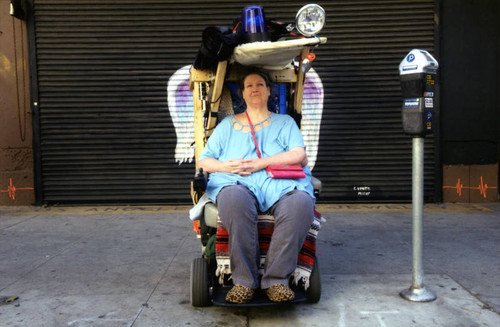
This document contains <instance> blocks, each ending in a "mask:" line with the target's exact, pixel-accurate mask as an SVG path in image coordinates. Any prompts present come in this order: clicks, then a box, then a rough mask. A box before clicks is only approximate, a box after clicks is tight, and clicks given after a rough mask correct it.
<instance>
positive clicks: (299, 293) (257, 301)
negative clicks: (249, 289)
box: [213, 286, 307, 307]
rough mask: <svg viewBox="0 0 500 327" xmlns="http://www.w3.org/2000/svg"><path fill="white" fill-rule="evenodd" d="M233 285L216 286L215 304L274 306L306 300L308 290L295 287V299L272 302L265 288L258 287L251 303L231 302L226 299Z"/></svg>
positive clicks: (224, 305)
mask: <svg viewBox="0 0 500 327" xmlns="http://www.w3.org/2000/svg"><path fill="white" fill-rule="evenodd" d="M231 288H232V286H222V287H214V290H213V304H214V305H216V306H222V307H263V306H273V305H284V304H292V303H301V302H306V301H307V298H306V292H305V291H304V290H303V289H300V288H299V289H293V288H292V289H293V290H294V292H295V299H294V300H293V301H287V302H272V301H271V300H269V299H268V297H267V295H266V293H265V291H264V290H261V289H257V290H255V294H254V297H253V300H252V301H251V302H249V303H243V304H239V303H231V302H227V301H226V294H227V292H229V290H231Z"/></svg>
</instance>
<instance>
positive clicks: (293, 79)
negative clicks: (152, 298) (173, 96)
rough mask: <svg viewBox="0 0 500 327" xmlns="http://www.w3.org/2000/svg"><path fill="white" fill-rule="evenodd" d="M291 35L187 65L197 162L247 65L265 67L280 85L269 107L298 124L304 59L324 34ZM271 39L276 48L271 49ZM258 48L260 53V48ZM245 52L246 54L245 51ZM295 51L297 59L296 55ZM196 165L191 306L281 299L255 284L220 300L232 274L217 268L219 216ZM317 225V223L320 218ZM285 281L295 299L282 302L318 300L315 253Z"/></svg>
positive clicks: (233, 100)
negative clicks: (197, 253)
mask: <svg viewBox="0 0 500 327" xmlns="http://www.w3.org/2000/svg"><path fill="white" fill-rule="evenodd" d="M290 41H292V42H289V41H278V42H266V43H270V44H264V45H262V44H256V45H255V47H254V46H253V45H252V44H244V46H245V49H243V52H244V53H243V55H241V54H240V55H239V56H238V53H237V50H238V47H237V48H236V49H235V53H234V55H233V57H232V59H231V60H223V61H219V62H218V64H217V69H216V71H215V72H214V71H211V70H203V69H196V68H194V67H191V70H190V79H189V87H190V90H191V91H192V93H193V107H194V128H195V131H194V132H195V133H194V137H195V142H194V145H195V162H196V165H197V162H198V158H199V157H200V155H201V152H202V150H203V148H204V146H205V144H206V141H207V140H208V138H209V137H210V135H211V133H212V131H213V129H214V128H215V127H216V125H217V122H218V121H221V120H222V119H223V118H224V117H225V116H226V115H228V114H232V113H236V112H237V110H238V107H239V103H240V102H242V100H241V99H239V98H238V96H237V94H236V93H235V92H234V88H235V85H237V81H238V80H239V76H242V74H243V73H244V72H245V69H248V67H258V68H259V69H262V70H265V71H266V72H267V73H268V75H269V76H270V78H271V81H272V82H273V84H274V85H279V87H278V88H277V91H275V92H277V93H276V94H274V99H275V101H274V102H273V103H272V104H271V106H272V107H273V108H271V109H270V110H272V111H275V112H278V113H286V114H289V115H290V116H292V117H293V118H294V119H295V121H296V122H297V124H298V126H299V127H300V126H301V125H300V123H301V109H302V101H303V95H304V85H305V80H306V78H305V77H306V73H307V71H308V69H309V68H310V63H311V61H312V60H309V59H311V58H312V57H311V49H312V48H314V47H316V46H318V45H319V44H322V43H325V42H326V38H320V37H313V38H305V39H304V38H301V39H296V40H290ZM258 43H262V42H258ZM278 43H279V44H278ZM276 44H277V45H276ZM275 45H276V47H275V49H272V47H273V46H275ZM242 47H243V46H242ZM253 48H255V49H253ZM259 51H260V53H265V55H261V54H259ZM252 52H256V54H252ZM249 53H250V55H248V54H249ZM285 53H286V55H285ZM252 55H253V56H252ZM297 57H298V61H296V58H297ZM235 58H236V59H235ZM272 96H273V95H272ZM196 169H197V171H196V172H195V178H194V180H193V181H192V182H191V197H192V199H193V203H194V204H195V206H196V205H201V202H203V207H202V209H201V212H202V214H201V215H200V217H199V219H197V220H194V221H193V229H194V232H195V233H196V235H197V237H198V238H199V239H200V240H201V244H202V247H201V249H202V251H201V257H198V258H195V259H194V260H193V262H192V264H191V271H190V298H191V304H192V306H194V307H206V306H210V305H212V304H213V305H218V306H229V307H252V306H267V305H276V304H280V303H274V302H271V301H270V300H269V299H267V297H266V295H265V294H264V292H262V291H260V290H257V292H256V294H255V296H254V299H253V301H252V302H250V303H245V304H234V303H229V302H226V301H225V297H226V294H227V292H228V291H229V290H230V289H231V287H232V280H231V276H230V274H219V273H218V271H217V268H218V264H217V259H216V257H215V243H216V240H217V229H218V228H219V227H220V226H221V225H220V222H218V211H217V206H216V204H214V203H212V202H211V201H205V200H202V199H203V197H204V194H205V190H206V185H207V180H208V176H207V174H206V173H205V172H203V171H202V170H198V167H196ZM312 184H313V188H314V194H315V196H316V197H319V195H320V192H321V187H322V186H321V182H320V181H319V180H318V179H316V178H314V177H312ZM205 198H206V195H205ZM199 202H200V203H199ZM315 214H317V215H318V216H317V217H316V218H315V220H318V221H319V220H320V216H319V213H317V212H316V213H315ZM260 219H267V220H271V221H272V220H273V217H272V216H271V215H269V214H268V213H259V220H260ZM316 227H317V229H319V223H318V225H317V226H316ZM290 287H291V288H292V289H293V290H294V292H295V300H293V301H291V302H286V303H297V302H309V303H316V302H318V301H319V300H320V298H321V279H320V269H319V263H318V260H317V257H314V264H313V267H312V270H311V271H310V276H309V279H308V280H307V281H306V282H304V280H301V279H300V278H299V279H298V280H295V282H290Z"/></svg>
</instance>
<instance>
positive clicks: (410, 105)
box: [404, 98, 420, 109]
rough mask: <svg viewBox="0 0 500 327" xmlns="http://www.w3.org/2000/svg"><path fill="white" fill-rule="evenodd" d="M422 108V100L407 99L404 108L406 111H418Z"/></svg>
mask: <svg viewBox="0 0 500 327" xmlns="http://www.w3.org/2000/svg"><path fill="white" fill-rule="evenodd" d="M419 107H420V99H419V98H415V99H405V104H404V108H405V109H418V108H419Z"/></svg>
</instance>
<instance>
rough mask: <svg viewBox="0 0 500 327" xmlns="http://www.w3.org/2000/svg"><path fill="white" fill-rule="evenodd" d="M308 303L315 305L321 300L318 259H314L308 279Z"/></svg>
mask: <svg viewBox="0 0 500 327" xmlns="http://www.w3.org/2000/svg"><path fill="white" fill-rule="evenodd" d="M306 298H307V302H308V303H317V302H318V301H319V299H321V277H320V271H319V262H318V257H315V258H314V267H313V270H312V272H311V276H310V277H309V287H308V288H307V290H306Z"/></svg>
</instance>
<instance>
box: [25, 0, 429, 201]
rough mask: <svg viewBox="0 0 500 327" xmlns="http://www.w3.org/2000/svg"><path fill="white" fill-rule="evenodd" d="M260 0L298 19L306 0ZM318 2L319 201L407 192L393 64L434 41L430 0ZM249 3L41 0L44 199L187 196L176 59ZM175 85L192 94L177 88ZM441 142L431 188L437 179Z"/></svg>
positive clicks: (187, 56) (280, 15)
mask: <svg viewBox="0 0 500 327" xmlns="http://www.w3.org/2000/svg"><path fill="white" fill-rule="evenodd" d="M260 4H261V5H263V6H264V8H265V11H266V15H267V17H268V18H275V19H278V20H281V21H290V22H292V21H293V19H294V17H295V13H296V11H297V10H298V9H299V8H300V7H301V6H302V5H303V4H304V3H303V2H302V1H270V2H267V1H262V2H260ZM318 4H320V5H321V6H323V8H324V9H325V10H326V12H327V14H328V17H327V25H326V28H325V30H324V32H322V33H321V34H322V36H326V37H328V43H327V44H326V45H324V46H321V47H320V48H319V49H318V50H317V51H316V53H317V55H318V58H317V59H316V63H315V69H316V71H317V72H318V74H319V76H320V78H321V80H322V83H323V88H324V94H325V97H324V104H323V115H322V120H321V132H320V141H319V146H318V157H317V161H316V165H315V169H314V174H315V176H317V177H319V178H320V179H321V180H322V181H323V184H324V191H323V194H322V200H323V201H328V202H333V201H363V202H364V201H398V200H406V201H408V200H410V199H411V139H410V138H409V137H406V136H404V135H403V134H402V132H401V122H400V106H401V94H400V86H399V77H398V71H397V67H398V65H399V62H400V61H401V60H402V58H403V57H404V56H405V54H406V53H408V52H409V51H410V50H411V49H413V48H422V49H426V50H428V51H430V52H432V53H434V50H435V48H434V47H435V40H434V11H435V4H434V1H432V0H421V1H395V0H387V1H328V2H321V1H320V2H318ZM243 6H244V4H241V3H238V2H234V1H160V0H151V1H149V0H146V1H135V0H134V1H132V0H121V1H111V0H109V1H107V0H102V1H92V0H83V1H82V0H79V1H76V0H75V1H60V0H35V1H34V18H35V20H34V35H35V40H34V45H35V48H36V56H37V57H36V58H37V60H36V75H37V81H38V82H37V84H36V85H37V86H38V90H37V92H35V94H37V95H36V96H35V97H34V99H35V101H36V102H38V107H35V110H39V111H38V112H35V122H34V123H35V124H36V126H35V130H36V129H37V128H39V130H40V133H39V135H38V137H36V138H35V151H37V154H38V155H39V158H40V160H39V162H38V163H35V164H36V165H38V166H39V167H38V168H39V169H38V171H39V176H38V181H39V182H38V183H37V184H38V185H36V187H37V188H38V190H39V191H38V194H39V196H38V202H41V203H51V204H55V203H67V204H70V203H75V204H77V203H148V202H149V203H173V202H186V203H187V202H189V201H190V196H189V180H190V179H191V177H192V176H193V174H194V164H193V163H192V162H191V153H192V152H191V151H192V150H191V149H190V142H192V141H191V134H190V133H191V132H192V131H189V126H190V125H189V124H190V123H189V121H190V119H191V118H190V115H189V114H190V113H189V112H187V111H186V110H187V108H189V105H190V103H189V100H188V97H189V96H190V93H188V92H186V81H185V78H186V76H187V75H186V74H185V70H182V69H181V68H182V67H185V66H186V65H189V64H191V63H192V62H193V61H194V57H195V55H196V52H197V49H198V47H199V45H200V42H201V32H202V31H203V29H204V28H205V27H206V26H209V25H224V26H231V25H232V20H233V19H234V18H236V17H237V16H238V15H239V13H240V12H241V9H242V7H243ZM179 70H180V71H179ZM176 72H177V74H175V75H174V77H172V75H173V74H174V73H176ZM178 77H179V78H178ZM169 82H170V83H169ZM167 86H168V87H169V89H170V88H172V89H173V90H175V91H176V92H177V96H179V95H180V99H181V100H182V97H183V96H184V100H183V101H181V100H177V102H175V103H174V102H172V101H169V99H168V94H167ZM178 99H179V98H178ZM169 106H170V107H169ZM174 107H175V108H174ZM174 125H175V126H174ZM183 128H185V130H184V132H183ZM175 129H177V134H176V131H175ZM433 143H434V142H433V138H428V139H427V141H426V154H425V165H426V166H425V167H426V171H425V181H426V184H425V194H426V197H428V198H432V197H434V194H435V191H434V189H435V185H434V184H435V183H436V182H437V181H436V180H435V174H434V165H435V158H436V153H435V152H436V151H435V149H434V145H433ZM186 144H187V146H186ZM176 147H177V149H176Z"/></svg>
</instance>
